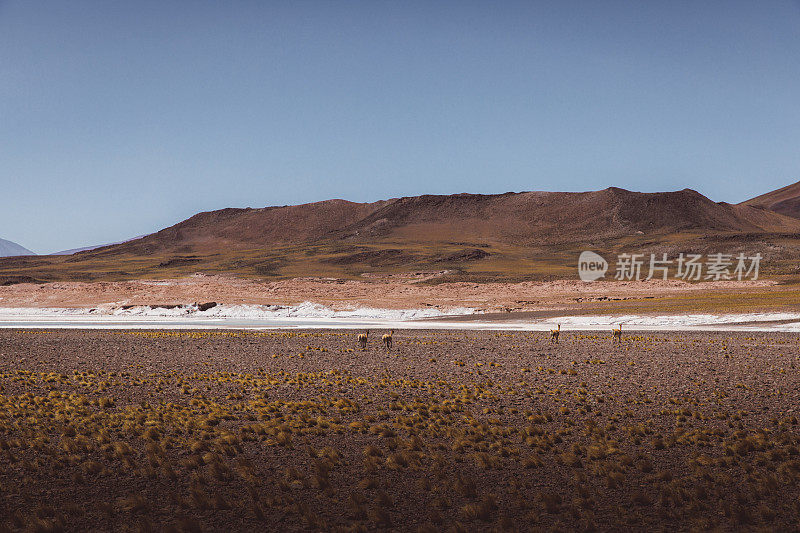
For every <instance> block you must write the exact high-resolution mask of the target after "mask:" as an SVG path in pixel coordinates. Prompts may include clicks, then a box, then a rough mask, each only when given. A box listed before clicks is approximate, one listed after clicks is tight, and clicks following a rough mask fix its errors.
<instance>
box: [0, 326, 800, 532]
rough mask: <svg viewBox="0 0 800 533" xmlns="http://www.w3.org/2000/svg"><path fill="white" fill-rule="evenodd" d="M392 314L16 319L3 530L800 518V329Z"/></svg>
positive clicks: (645, 525) (558, 526) (590, 526)
mask: <svg viewBox="0 0 800 533" xmlns="http://www.w3.org/2000/svg"><path fill="white" fill-rule="evenodd" d="M375 333H376V332H372V335H371V336H370V346H369V350H368V351H365V352H362V351H360V350H358V349H355V350H353V348H354V347H355V344H356V343H355V337H354V334H353V333H340V332H330V331H327V332H323V331H305V332H296V331H292V332H283V331H276V332H269V333H255V332H231V331H223V332H169V331H154V332H141V331H140V332H135V331H118V332H115V331H50V332H48V331H38V332H31V331H19V330H3V331H0V387H2V389H1V390H0V530H3V529H5V530H7V529H11V530H12V531H17V530H32V531H58V530H68V531H86V530H107V531H120V530H152V529H155V530H159V529H162V530H179V531H200V530H203V531H251V530H284V531H292V530H307V529H314V530H362V531H364V530H375V529H379V530H389V529H394V530H422V531H443V530H455V531H481V530H531V529H542V530H562V531H572V530H603V531H620V530H626V531H653V530H690V529H704V530H705V529H720V530H742V529H764V530H772V531H778V530H790V529H793V528H796V524H797V523H798V520H800V503H798V502H800V500H799V497H800V488H799V487H800V485H798V483H797V482H798V480H800V448H799V446H800V434H798V420H797V413H798V409H800V382H799V379H800V378H798V374H797V371H796V366H797V364H798V353H797V349H796V346H797V341H798V339H797V336H795V335H788V334H786V335H783V334H771V335H762V334H752V335H739V334H702V335H701V334H696V335H695V334H669V335H664V334H659V335H643V336H625V337H624V338H623V340H622V342H621V343H619V344H613V343H612V342H611V339H610V338H609V337H610V336H609V335H601V336H597V335H583V334H580V333H574V332H562V335H561V343H560V344H558V345H552V344H550V343H549V342H548V339H547V338H546V337H545V336H543V335H541V334H529V333H503V334H499V333H489V332H466V331H435V332H434V331H397V332H395V334H394V349H393V350H392V351H391V352H390V353H386V352H385V351H384V350H383V349H381V348H380V347H379V339H378V338H375V337H377V335H376V334H375ZM381 333H382V332H381Z"/></svg>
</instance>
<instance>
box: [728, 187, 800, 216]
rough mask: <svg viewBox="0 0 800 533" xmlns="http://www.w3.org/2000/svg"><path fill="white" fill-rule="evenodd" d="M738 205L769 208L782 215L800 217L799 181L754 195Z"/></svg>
mask: <svg viewBox="0 0 800 533" xmlns="http://www.w3.org/2000/svg"><path fill="white" fill-rule="evenodd" d="M739 205H747V206H751V207H758V208H762V209H769V210H770V211H774V212H776V213H780V214H782V215H786V216H790V217H794V218H800V181H798V182H797V183H792V184H791V185H787V186H786V187H781V188H780V189H777V190H774V191H771V192H768V193H765V194H762V195H760V196H756V197H755V198H751V199H750V200H746V201H744V202H742V203H741V204H739Z"/></svg>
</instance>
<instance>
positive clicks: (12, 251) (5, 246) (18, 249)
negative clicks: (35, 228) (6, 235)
mask: <svg viewBox="0 0 800 533" xmlns="http://www.w3.org/2000/svg"><path fill="white" fill-rule="evenodd" d="M19 255H36V254H35V253H33V252H31V251H30V250H28V249H27V248H24V247H22V246H20V245H19V244H17V243H15V242H11V241H7V240H5V239H0V257H14V256H19Z"/></svg>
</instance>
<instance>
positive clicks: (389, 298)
mask: <svg viewBox="0 0 800 533" xmlns="http://www.w3.org/2000/svg"><path fill="white" fill-rule="evenodd" d="M435 277H436V276H434V275H426V274H419V275H417V276H413V275H409V276H391V275H386V276H377V275H376V276H372V277H365V278H364V279H361V280H342V279H332V278H296V279H290V280H281V281H272V282H265V281H257V280H249V279H242V278H237V277H233V276H223V275H214V276H207V275H202V274H195V275H192V276H189V277H186V278H180V279H165V280H135V281H121V282H94V283H84V282H54V283H46V284H31V283H21V284H16V285H9V286H3V287H0V307H95V306H99V305H111V306H114V305H116V306H124V305H153V304H168V305H175V304H190V303H193V302H210V301H214V302H220V303H225V304H230V305H234V304H254V305H297V304H300V303H301V302H306V301H309V302H314V303H317V304H320V305H324V306H326V307H330V308H332V309H335V310H340V309H351V308H356V307H379V308H385V309H415V308H426V307H431V308H435V309H442V310H444V309H449V308H456V307H469V308H474V309H476V310H478V311H483V312H498V311H502V312H508V311H538V310H547V309H553V308H581V307H586V306H592V305H597V304H601V305H602V304H608V303H611V302H625V301H638V300H641V301H645V300H653V299H657V298H664V297H680V296H687V297H695V296H697V295H701V294H705V293H709V292H713V293H718V294H730V295H734V294H737V293H741V292H747V291H759V290H761V291H763V290H771V289H772V288H774V287H776V286H777V283H776V282H775V281H773V280H758V281H741V282H739V281H717V282H703V283H696V284H691V283H686V282H683V281H679V280H666V281H663V280H650V281H620V282H609V281H598V282H593V283H584V282H581V281H578V280H559V281H550V282H521V283H480V284H479V283H461V282H459V283H440V284H426V283H425V282H427V281H430V280H431V279H434V278H435Z"/></svg>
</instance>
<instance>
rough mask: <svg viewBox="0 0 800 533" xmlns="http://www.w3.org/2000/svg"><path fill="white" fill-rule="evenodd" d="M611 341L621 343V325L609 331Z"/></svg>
mask: <svg viewBox="0 0 800 533" xmlns="http://www.w3.org/2000/svg"><path fill="white" fill-rule="evenodd" d="M611 340H612V341H618V342H622V324H620V325H619V327H618V328H614V329H612V330H611Z"/></svg>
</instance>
